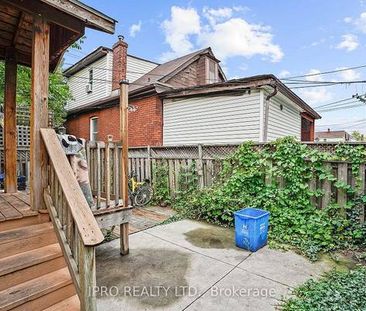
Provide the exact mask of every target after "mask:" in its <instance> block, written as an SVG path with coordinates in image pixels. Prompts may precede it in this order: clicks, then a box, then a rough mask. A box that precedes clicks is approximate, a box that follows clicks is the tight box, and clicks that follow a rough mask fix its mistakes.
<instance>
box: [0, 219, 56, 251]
mask: <svg viewBox="0 0 366 311" xmlns="http://www.w3.org/2000/svg"><path fill="white" fill-rule="evenodd" d="M56 241H57V238H56V234H55V232H54V231H53V226H52V223H51V222H47V223H42V224H37V225H32V226H26V227H21V228H17V229H12V230H7V231H3V232H0V258H4V257H8V256H12V255H15V254H18V253H20V252H24V251H29V250H32V249H35V248H40V247H43V246H46V245H50V244H54V243H56Z"/></svg>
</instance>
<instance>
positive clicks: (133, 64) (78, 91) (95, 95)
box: [66, 52, 157, 109]
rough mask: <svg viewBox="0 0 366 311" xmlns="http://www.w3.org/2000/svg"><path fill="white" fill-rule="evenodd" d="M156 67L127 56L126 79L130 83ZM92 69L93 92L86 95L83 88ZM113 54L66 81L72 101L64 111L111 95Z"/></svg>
mask: <svg viewBox="0 0 366 311" xmlns="http://www.w3.org/2000/svg"><path fill="white" fill-rule="evenodd" d="M156 66H157V65H156V64H154V63H151V62H149V61H146V60H143V59H139V58H136V57H133V56H131V55H127V79H128V80H129V81H130V83H131V82H133V81H135V80H136V79H138V78H140V77H141V76H143V75H144V74H145V73H148V72H149V71H151V70H152V69H154V68H155V67H156ZM90 68H93V76H94V81H93V92H91V93H87V92H86V90H85V88H86V85H87V84H88V81H89V80H88V78H89V69H90ZM112 68H113V52H108V53H107V55H106V56H104V57H102V58H100V59H99V60H97V61H96V62H94V63H93V64H91V65H89V66H88V67H87V68H84V69H82V70H80V71H79V72H77V73H76V74H75V75H73V76H71V77H70V78H69V79H68V83H69V86H70V90H71V94H72V96H73V100H71V101H70V102H69V103H67V105H66V109H72V108H76V107H78V106H80V105H84V104H87V103H90V102H93V101H96V100H98V99H102V98H105V97H107V96H110V95H111V92H112V82H111V81H112V73H113V70H112Z"/></svg>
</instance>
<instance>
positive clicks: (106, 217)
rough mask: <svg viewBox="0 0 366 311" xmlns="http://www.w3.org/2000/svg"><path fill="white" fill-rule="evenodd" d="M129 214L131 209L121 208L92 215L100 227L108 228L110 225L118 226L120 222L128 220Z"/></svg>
mask: <svg viewBox="0 0 366 311" xmlns="http://www.w3.org/2000/svg"><path fill="white" fill-rule="evenodd" d="M131 215H132V210H131V209H127V208H123V209H119V210H118V211H116V212H114V213H105V214H99V215H94V216H95V219H96V220H97V223H98V225H99V227H100V228H110V227H112V226H119V225H120V224H122V223H125V222H129V221H130V219H131Z"/></svg>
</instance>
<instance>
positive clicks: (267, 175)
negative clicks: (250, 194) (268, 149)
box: [265, 160, 273, 186]
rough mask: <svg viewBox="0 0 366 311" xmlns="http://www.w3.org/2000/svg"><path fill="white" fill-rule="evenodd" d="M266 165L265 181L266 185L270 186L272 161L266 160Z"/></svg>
mask: <svg viewBox="0 0 366 311" xmlns="http://www.w3.org/2000/svg"><path fill="white" fill-rule="evenodd" d="M266 166H267V170H266V172H265V173H266V175H265V183H266V185H267V186H270V185H272V182H273V175H272V167H273V162H272V160H267V162H266Z"/></svg>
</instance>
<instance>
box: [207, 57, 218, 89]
mask: <svg viewBox="0 0 366 311" xmlns="http://www.w3.org/2000/svg"><path fill="white" fill-rule="evenodd" d="M211 64H212V65H213V68H214V73H213V74H214V76H213V77H211V76H210V65H211ZM218 81H219V73H218V65H217V63H216V62H215V61H214V60H213V59H211V58H209V57H207V58H206V83H207V84H211V83H216V82H218Z"/></svg>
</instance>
